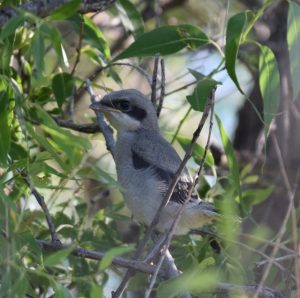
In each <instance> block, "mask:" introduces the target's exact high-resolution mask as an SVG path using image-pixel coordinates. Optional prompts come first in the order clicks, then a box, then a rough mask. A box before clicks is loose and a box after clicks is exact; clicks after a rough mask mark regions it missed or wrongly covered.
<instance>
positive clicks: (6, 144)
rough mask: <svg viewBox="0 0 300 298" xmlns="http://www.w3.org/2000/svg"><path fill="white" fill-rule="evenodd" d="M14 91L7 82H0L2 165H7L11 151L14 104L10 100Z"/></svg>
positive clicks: (0, 155) (0, 149)
mask: <svg viewBox="0 0 300 298" xmlns="http://www.w3.org/2000/svg"><path fill="white" fill-rule="evenodd" d="M11 97H12V90H11V88H10V87H9V86H8V85H7V83H6V82H4V81H0V165H4V166H6V165H7V159H8V152H9V150H10V140H11V132H10V129H11V123H12V119H13V105H14V102H13V101H12V100H10V98H11Z"/></svg>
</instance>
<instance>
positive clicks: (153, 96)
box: [151, 55, 159, 107]
mask: <svg viewBox="0 0 300 298" xmlns="http://www.w3.org/2000/svg"><path fill="white" fill-rule="evenodd" d="M158 62H159V55H156V56H155V59H154V68H153V74H152V83H151V102H152V104H153V105H154V107H156V85H157V72H158Z"/></svg>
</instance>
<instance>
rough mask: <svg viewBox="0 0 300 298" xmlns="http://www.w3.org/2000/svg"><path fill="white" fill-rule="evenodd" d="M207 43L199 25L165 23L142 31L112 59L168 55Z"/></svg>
mask: <svg viewBox="0 0 300 298" xmlns="http://www.w3.org/2000/svg"><path fill="white" fill-rule="evenodd" d="M208 43H209V39H208V37H207V36H206V34H205V33H204V32H203V31H202V30H201V29H200V28H199V27H196V26H193V25H189V24H183V25H177V26H174V25H167V26H162V27H159V28H157V29H154V30H152V31H150V32H147V33H144V34H143V35H141V36H140V37H138V38H137V39H136V41H135V42H133V43H132V44H131V45H130V46H129V47H128V48H127V49H125V50H124V51H123V52H122V53H121V54H119V55H118V56H117V57H116V58H115V59H114V60H120V59H124V58H130V57H146V56H153V55H155V54H161V55H169V54H173V53H176V52H178V51H180V50H182V49H183V48H185V47H188V48H198V47H201V46H203V45H206V44H208Z"/></svg>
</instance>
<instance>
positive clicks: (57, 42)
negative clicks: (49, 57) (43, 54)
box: [40, 22, 69, 67]
mask: <svg viewBox="0 0 300 298" xmlns="http://www.w3.org/2000/svg"><path fill="white" fill-rule="evenodd" d="M40 32H41V34H43V35H44V36H45V37H46V38H47V39H49V41H50V45H51V46H52V47H53V49H54V50H55V52H56V54H57V59H58V62H59V64H60V65H61V66H66V67H69V61H68V58H67V55H66V53H65V50H64V47H63V39H62V36H61V34H60V32H59V31H58V30H57V29H56V28H55V27H52V26H50V25H49V23H47V22H43V23H42V25H41V26H40Z"/></svg>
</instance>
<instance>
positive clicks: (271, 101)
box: [259, 47, 280, 137]
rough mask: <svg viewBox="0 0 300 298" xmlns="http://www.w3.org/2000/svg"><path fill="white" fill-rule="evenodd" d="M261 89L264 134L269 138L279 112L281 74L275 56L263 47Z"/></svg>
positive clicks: (260, 62) (261, 54) (260, 61)
mask: <svg viewBox="0 0 300 298" xmlns="http://www.w3.org/2000/svg"><path fill="white" fill-rule="evenodd" d="M259 87H260V91H261V94H262V97H263V104H264V109H263V115H264V126H265V127H264V132H265V137H267V135H268V132H269V127H270V124H271V122H272V119H273V117H274V115H275V114H276V112H277V110H278V104H279V98H280V83H279V72H278V67H277V62H276V59H275V56H274V54H273V52H272V51H271V49H269V48H268V47H261V53H260V57H259Z"/></svg>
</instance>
